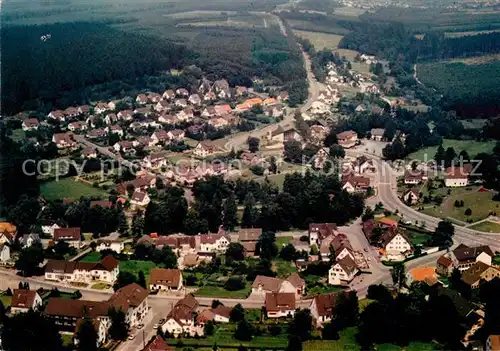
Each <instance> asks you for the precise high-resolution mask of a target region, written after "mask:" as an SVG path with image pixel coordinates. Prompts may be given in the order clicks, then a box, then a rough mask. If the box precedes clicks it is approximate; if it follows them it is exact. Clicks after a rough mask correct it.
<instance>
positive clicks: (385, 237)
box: [380, 230, 411, 247]
mask: <svg viewBox="0 0 500 351" xmlns="http://www.w3.org/2000/svg"><path fill="white" fill-rule="evenodd" d="M398 234H399V235H401V236H402V237H403V238H404V239H405V240H406V241H407V242H408V243H409V244H410V245H411V240H410V239H409V238H408V236H406V234H405V233H403V232H399V231H397V230H388V231H386V232H384V234H382V237H381V238H380V240H381V243H382V246H383V247H386V246H387V244H389V243H390V242H391V240H392V239H394V237H396V235H398Z"/></svg>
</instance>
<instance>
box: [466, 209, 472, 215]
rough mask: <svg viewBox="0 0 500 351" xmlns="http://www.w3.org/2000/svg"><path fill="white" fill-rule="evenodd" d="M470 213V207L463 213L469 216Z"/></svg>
mask: <svg viewBox="0 0 500 351" xmlns="http://www.w3.org/2000/svg"><path fill="white" fill-rule="evenodd" d="M471 214H472V210H471V209H470V208H468V209H466V210H465V215H466V216H470V215H471Z"/></svg>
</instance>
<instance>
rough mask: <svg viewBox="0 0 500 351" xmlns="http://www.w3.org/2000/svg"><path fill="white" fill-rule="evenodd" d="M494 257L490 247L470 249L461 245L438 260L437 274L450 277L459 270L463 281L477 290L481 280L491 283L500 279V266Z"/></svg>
mask: <svg viewBox="0 0 500 351" xmlns="http://www.w3.org/2000/svg"><path fill="white" fill-rule="evenodd" d="M494 256H495V254H494V252H493V251H492V250H491V248H490V247H489V246H486V245H483V246H475V247H469V246H467V245H464V244H460V245H459V246H457V247H456V248H455V249H454V250H451V251H450V252H447V253H446V254H444V255H442V256H440V257H439V258H438V260H437V262H436V272H437V273H438V274H440V275H442V276H449V275H450V274H451V272H452V271H453V270H454V269H458V270H459V271H460V273H461V274H462V281H463V282H464V283H465V284H467V285H468V286H470V287H471V288H472V289H476V288H478V287H479V283H480V281H481V280H486V281H490V280H492V279H494V278H496V277H500V266H495V265H494V264H493V257H494Z"/></svg>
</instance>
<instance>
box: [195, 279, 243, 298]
mask: <svg viewBox="0 0 500 351" xmlns="http://www.w3.org/2000/svg"><path fill="white" fill-rule="evenodd" d="M251 291H252V287H251V286H250V284H248V283H247V285H246V287H245V289H241V290H236V291H229V290H226V289H224V288H223V287H220V286H212V285H205V286H202V287H201V288H199V289H198V290H197V291H196V292H195V293H194V294H195V296H205V297H225V298H233V299H244V298H246V297H248V295H250V292H251Z"/></svg>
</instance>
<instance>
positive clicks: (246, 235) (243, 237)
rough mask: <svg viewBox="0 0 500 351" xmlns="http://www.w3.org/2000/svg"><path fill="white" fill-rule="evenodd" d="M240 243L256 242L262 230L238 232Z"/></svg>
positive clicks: (250, 229) (253, 229)
mask: <svg viewBox="0 0 500 351" xmlns="http://www.w3.org/2000/svg"><path fill="white" fill-rule="evenodd" d="M238 235H239V240H240V241H257V240H259V237H260V236H261V235H262V228H245V229H240V231H239V232H238Z"/></svg>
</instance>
